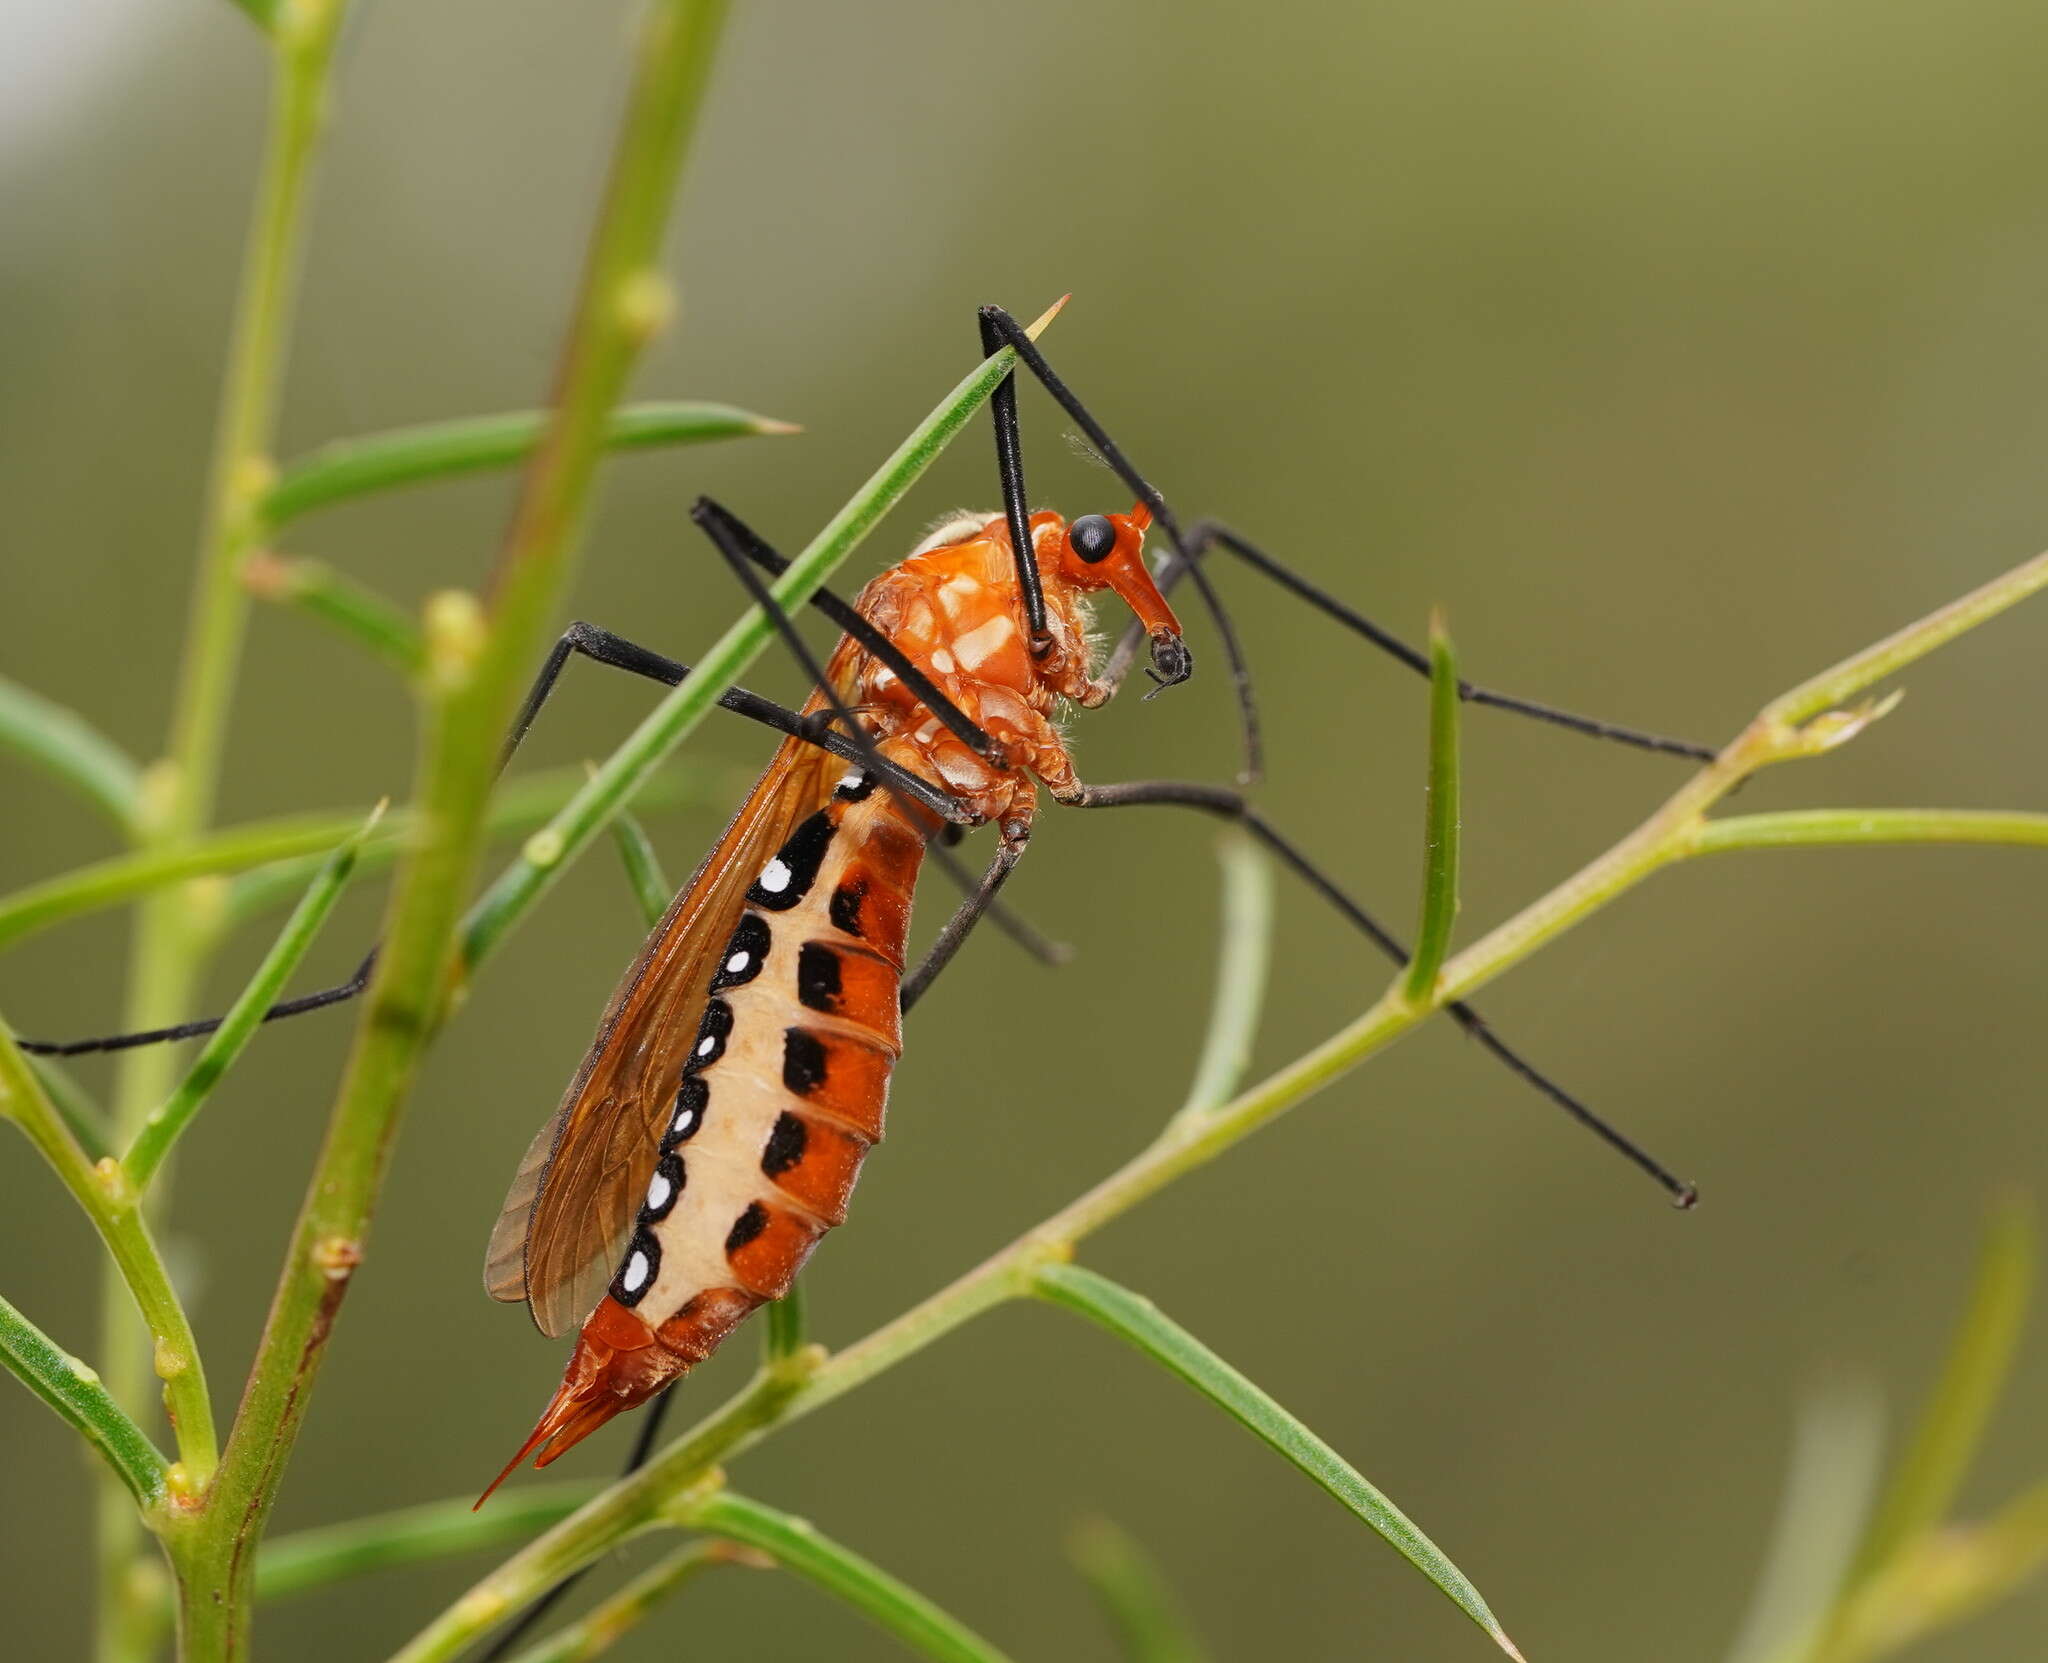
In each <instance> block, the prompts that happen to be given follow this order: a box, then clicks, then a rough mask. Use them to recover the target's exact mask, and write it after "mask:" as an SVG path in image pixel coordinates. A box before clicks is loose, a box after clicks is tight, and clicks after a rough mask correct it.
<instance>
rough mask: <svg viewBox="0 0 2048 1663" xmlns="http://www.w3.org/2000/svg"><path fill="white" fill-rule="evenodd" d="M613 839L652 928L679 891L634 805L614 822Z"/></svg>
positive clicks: (649, 926) (641, 908) (627, 876)
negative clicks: (664, 872) (664, 871)
mask: <svg viewBox="0 0 2048 1663" xmlns="http://www.w3.org/2000/svg"><path fill="white" fill-rule="evenodd" d="M612 841H613V842H615V843H616V844H618V846H619V860H620V861H621V863H622V864H623V865H624V866H625V868H626V882H628V883H629V884H631V885H632V886H633V898H634V899H635V900H636V901H638V902H639V903H640V911H641V913H642V914H643V915H644V916H645V917H646V919H647V927H648V928H649V929H652V928H653V927H654V926H655V925H656V924H659V923H660V922H661V920H662V917H663V915H664V914H666V913H667V911H668V904H669V902H670V901H672V900H674V899H675V893H676V892H675V891H674V890H673V889H672V888H670V887H669V881H668V879H667V878H666V877H664V876H663V875H662V870H661V857H660V856H659V855H657V854H656V853H655V852H654V844H653V843H652V842H650V841H649V839H648V836H647V831H646V828H645V827H643V826H642V825H641V824H640V822H639V820H637V819H636V818H635V817H634V815H633V811H632V810H631V809H623V810H621V811H620V813H619V817H618V818H617V819H616V820H614V821H613V822H612Z"/></svg>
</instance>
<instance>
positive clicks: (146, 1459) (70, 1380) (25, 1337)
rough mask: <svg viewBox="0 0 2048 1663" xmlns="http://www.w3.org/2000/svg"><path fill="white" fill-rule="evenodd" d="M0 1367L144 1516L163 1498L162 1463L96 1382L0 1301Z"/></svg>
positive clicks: (164, 1490) (154, 1450)
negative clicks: (96, 1460)
mask: <svg viewBox="0 0 2048 1663" xmlns="http://www.w3.org/2000/svg"><path fill="white" fill-rule="evenodd" d="M0 1363H5V1364H6V1365H7V1368H8V1372H9V1373H11V1374H13V1375H14V1376H15V1378H17V1379H18V1380H20V1381H21V1383H22V1384H23V1385H24V1386H26V1387H28V1389H29V1390H30V1391H32V1392H34V1393H35V1394H36V1396H37V1397H39V1398H41V1399H42V1400H43V1401H44V1402H45V1403H47V1404H48V1405H49V1406H50V1407H51V1408H52V1409H54V1410H56V1411H57V1413H58V1414H60V1415H62V1416H63V1417H64V1419H65V1420H67V1421H69V1422H70V1423H71V1426H72V1428H73V1429H74V1430H75V1431H76V1432H77V1433H78V1434H79V1435H80V1436H81V1437H83V1438H84V1439H85V1440H86V1442H88V1443H89V1444H91V1445H92V1446H93V1448H95V1449H96V1450H98V1451H99V1452H100V1455H101V1457H102V1458H103V1459H104V1460H105V1461H106V1463H107V1465H108V1466H110V1467H111V1468H113V1470H114V1476H115V1477H116V1478H118V1479H119V1480H120V1481H121V1482H122V1484H124V1485H125V1486H127V1489H128V1493H129V1494H130V1495H132V1496H133V1497H134V1498H135V1504H136V1505H137V1506H138V1507H140V1508H142V1509H143V1510H144V1511H145V1512H149V1511H153V1510H154V1509H156V1508H157V1507H159V1506H161V1505H162V1503H163V1500H164V1497H165V1494H166V1492H167V1482H166V1477H165V1468H164V1458H163V1457H162V1456H161V1455H159V1454H158V1453H157V1450H156V1446H155V1445H154V1444H152V1443H151V1442H150V1441H149V1438H148V1436H147V1435H146V1434H145V1433H144V1432H143V1430H142V1428H141V1427H139V1426H137V1425H136V1424H135V1423H134V1422H133V1421H132V1420H130V1419H129V1418H128V1417H127V1415H126V1414H124V1413H123V1412H122V1410H121V1406H120V1404H118V1403H116V1402H115V1401H114V1400H113V1398H111V1397H109V1396H108V1395H107V1389H106V1387H105V1386H103V1385H101V1384H100V1377H99V1376H98V1375H97V1374H95V1373H93V1371H92V1370H91V1369H89V1368H87V1367H86V1366H85V1364H83V1363H81V1362H80V1361H79V1360H78V1359H77V1358H76V1357H74V1356H72V1355H71V1354H70V1353H69V1352H68V1351H66V1350H64V1349H63V1347H61V1346H59V1345H58V1344H57V1343H56V1342H55V1341H53V1340H52V1339H51V1338H50V1337H49V1336H48V1335H47V1334H45V1333H44V1332H43V1331H42V1330H41V1329H40V1328H38V1327H37V1326H36V1325H35V1324H34V1323H32V1322H30V1321H29V1320H28V1318H27V1317H25V1316H23V1315H22V1314H21V1312H19V1311H18V1310H16V1309H15V1308H14V1307H13V1306H12V1305H10V1304H9V1303H8V1302H7V1301H6V1300H5V1299H0Z"/></svg>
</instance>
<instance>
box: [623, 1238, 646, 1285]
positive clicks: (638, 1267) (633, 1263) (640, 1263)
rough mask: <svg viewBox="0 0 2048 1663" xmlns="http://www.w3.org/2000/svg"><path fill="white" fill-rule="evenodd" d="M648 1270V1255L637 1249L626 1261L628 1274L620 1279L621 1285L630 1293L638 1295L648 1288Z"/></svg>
mask: <svg viewBox="0 0 2048 1663" xmlns="http://www.w3.org/2000/svg"><path fill="white" fill-rule="evenodd" d="M647 1268H648V1267H647V1255H646V1254H645V1253H642V1252H641V1251H640V1250H639V1249H638V1248H637V1247H636V1248H635V1249H634V1250H633V1256H632V1257H631V1258H630V1259H628V1260H627V1261H626V1272H625V1274H624V1275H623V1276H621V1277H620V1278H619V1285H620V1286H621V1287H622V1288H624V1289H625V1290H626V1292H628V1293H638V1292H639V1291H640V1290H641V1289H642V1288H644V1287H646V1286H647Z"/></svg>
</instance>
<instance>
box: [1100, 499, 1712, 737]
mask: <svg viewBox="0 0 2048 1663" xmlns="http://www.w3.org/2000/svg"><path fill="white" fill-rule="evenodd" d="M1219 545H1220V546H1221V547H1223V548H1225V549H1228V550H1229V551H1230V552H1231V553H1232V554H1234V555H1236V556H1237V558H1238V559H1240V560H1242V561H1243V562H1244V563H1245V564H1246V565H1247V566H1249V567H1251V568H1252V569H1253V570H1254V571H1256V572H1259V573H1262V574H1263V575H1264V576H1266V577H1268V578H1271V579H1272V580H1273V581H1274V582H1275V583H1277V584H1279V585H1280V587H1281V588H1283V589H1285V590H1287V591H1288V592H1289V593H1290V594H1293V595H1295V596H1297V597H1299V598H1300V599H1302V600H1304V601H1306V602H1308V604H1309V605H1310V606H1312V607H1314V608H1315V609H1316V610H1317V611H1319V612H1321V613H1322V614H1323V615H1324V616H1326V617H1329V618H1334V619H1335V620H1336V621H1337V622H1338V623H1340V624H1342V625H1343V626H1344V627H1345V628H1346V629H1348V630H1350V631H1352V633H1354V634H1355V635H1358V636H1360V637H1362V638H1363V639H1364V640H1366V641H1368V642H1370V643H1371V644H1372V645H1373V646H1375V647H1377V648H1379V650H1380V651H1381V652H1384V653H1386V654H1387V655H1388V656H1389V657H1391V658H1394V659H1396V660H1398V661H1399V662H1400V663H1402V664H1405V665H1407V666H1408V668H1409V669H1411V670H1413V671H1415V672H1416V673H1417V674H1418V675H1423V676H1427V675H1428V674H1429V657H1428V655H1427V654H1426V653H1423V652H1422V651H1420V650H1419V649H1418V648H1416V647H1414V646H1411V645H1410V644H1409V643H1407V642H1406V641H1403V640H1402V639H1401V638H1400V637H1399V636H1397V635H1394V634H1393V633H1392V632H1390V631H1388V630H1386V629H1383V628H1382V627H1381V626H1380V625H1378V624H1376V623H1374V622H1373V621H1372V619H1370V618H1368V617H1366V616H1365V614H1363V613H1362V612H1360V611H1358V610H1357V609H1356V608H1354V607H1352V606H1349V605H1347V604H1346V603H1345V602H1343V601H1341V600H1339V599H1338V598H1337V597H1336V596H1335V595H1332V594H1330V593H1329V592H1327V591H1326V590H1323V589H1319V588H1317V587H1316V585H1314V584H1313V583H1310V582H1309V581H1308V579H1307V578H1305V577H1303V576H1302V575H1301V574H1300V573H1299V572H1296V571H1293V570H1291V569H1289V568H1288V567H1286V566H1284V565H1282V564H1281V563H1280V562H1279V561H1278V560H1275V559H1274V558H1273V557H1272V556H1271V555H1270V554H1268V553H1266V551H1265V550H1264V549H1261V548H1259V547H1258V546H1257V545H1256V544H1254V543H1252V542H1250V541H1248V540H1247V539H1246V538H1245V537H1243V536H1242V535H1240V534H1239V533H1238V532H1235V531H1233V530H1231V528H1230V527H1229V526H1227V525H1223V524H1220V523H1218V522H1217V521H1214V520H1202V521H1198V522H1197V523H1196V524H1195V525H1194V526H1193V527H1192V528H1191V529H1190V531H1189V532H1188V547H1187V553H1188V555H1189V556H1191V557H1192V559H1193V561H1194V562H1195V563H1194V564H1189V562H1188V561H1187V560H1185V559H1182V558H1180V557H1179V556H1178V555H1176V557H1175V558H1174V559H1173V560H1172V561H1171V562H1170V563H1169V564H1168V565H1167V566H1165V567H1164V568H1162V569H1161V570H1160V571H1159V572H1158V573H1157V574H1156V578H1157V581H1158V584H1159V588H1160V591H1161V592H1162V593H1167V592H1170V591H1171V589H1172V587H1173V585H1174V583H1175V582H1176V580H1178V579H1179V577H1180V576H1181V575H1182V574H1183V573H1187V574H1189V575H1190V576H1193V577H1195V578H1197V579H1199V578H1200V577H1201V575H1202V568H1201V565H1200V564H1199V562H1200V560H1201V557H1202V556H1203V555H1204V554H1205V553H1207V552H1208V550H1210V549H1211V548H1214V547H1217V546H1219ZM1143 640H1144V634H1143V632H1142V631H1138V630H1126V631H1125V632H1124V635H1123V637H1122V638H1121V639H1120V640H1119V641H1118V642H1117V645H1116V650H1115V651H1114V652H1113V653H1112V654H1111V655H1110V660H1109V663H1108V665H1107V666H1106V667H1105V669H1104V671H1103V678H1102V679H1103V680H1105V681H1106V682H1108V683H1109V685H1110V686H1111V687H1116V686H1118V685H1120V684H1121V683H1122V681H1123V678H1124V677H1125V676H1126V675H1127V674H1128V673H1129V671H1130V667H1131V664H1132V662H1133V661H1134V660H1135V659H1136V657H1137V652H1138V648H1139V646H1140V644H1141V643H1142V642H1143ZM1458 697H1459V698H1461V699H1464V700H1467V701H1469V702H1470V703H1472V704H1479V705H1491V706H1493V707H1494V708H1495V709H1497V710H1510V711H1513V712H1515V714H1517V715H1520V716H1531V717H1534V718H1535V719H1536V720H1537V721H1539V722H1550V723H1554V724H1555V725H1556V726H1558V727H1562V728H1569V729H1571V731H1573V732H1574V733H1583V734H1587V735H1589V736H1591V737H1593V738H1596V739H1611V740H1613V741H1615V742H1616V743H1617V744H1622V745H1633V746H1635V747H1636V748H1637V749H1639V750H1645V751H1658V752H1661V753H1663V754H1664V755H1667V756H1683V757H1690V758H1692V759H1693V760H1694V761H1696V762H1711V761H1713V760H1714V756H1715V752H1714V750H1713V748H1712V747H1711V746H1708V745H1697V744H1694V743H1693V742H1692V741H1691V740H1687V739H1670V738H1666V737H1665V736H1664V735H1662V734H1656V733H1645V732H1643V731H1641V730H1640V729H1636V728H1626V727H1622V726H1620V725H1618V724H1616V723H1613V722H1605V721H1601V720H1600V719H1599V718H1597V717H1593V716H1580V715H1577V714H1576V713H1574V712H1572V711H1568V710H1559V709H1558V708H1557V707H1556V706H1555V705H1547V704H1541V703H1539V702H1538V701H1536V700H1534V699H1524V698H1521V697H1519V696H1517V695H1515V694H1513V693H1502V692H1497V691H1496V690H1495V689H1493V688H1490V687H1481V686H1479V685H1478V684H1477V683H1475V682H1470V681H1460V682H1459V683H1458Z"/></svg>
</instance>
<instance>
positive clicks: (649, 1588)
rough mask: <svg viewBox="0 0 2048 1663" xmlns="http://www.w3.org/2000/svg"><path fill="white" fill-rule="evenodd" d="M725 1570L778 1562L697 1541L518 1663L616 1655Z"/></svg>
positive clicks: (730, 1545)
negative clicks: (709, 1574)
mask: <svg viewBox="0 0 2048 1663" xmlns="http://www.w3.org/2000/svg"><path fill="white" fill-rule="evenodd" d="M720 1565H744V1566H746V1567H748V1568H749V1569H752V1570H761V1571H772V1570H773V1569H774V1568H775V1561H774V1560H772V1559H770V1558H768V1557H767V1556H766V1555H765V1554H762V1553H760V1552H757V1551H756V1550H755V1549H753V1548H749V1547H741V1546H740V1545H739V1544H738V1543H735V1542H722V1541H716V1540H712V1541H697V1542H691V1543H688V1544H687V1545H686V1546H683V1547H680V1548H677V1549H676V1551H675V1552H674V1553H671V1554H670V1555H669V1556H668V1557H667V1558H666V1559H663V1560H660V1561H658V1562H657V1563H655V1564H654V1565H651V1566H649V1567H648V1568H647V1569H646V1570H644V1571H642V1572H641V1573H640V1574H639V1575H638V1576H636V1577H635V1578H633V1580H632V1581H631V1582H629V1583H627V1584H626V1585H625V1587H623V1588H621V1589H620V1590H619V1591H618V1592H617V1593H616V1594H613V1595H612V1596H611V1597H610V1598H609V1599H606V1600H603V1601H601V1602H600V1603H599V1604H597V1605H595V1606H593V1607H592V1608H591V1609H590V1611H589V1612H588V1613H587V1614H586V1615H584V1616H582V1617H579V1618H577V1619H576V1621H575V1622H573V1623H570V1624H569V1625H568V1626H567V1627H566V1628H564V1629H562V1630H560V1631H559V1632H558V1633H554V1634H550V1635H549V1636H548V1637H547V1638H546V1639H545V1640H543V1641H541V1643H540V1644H539V1645H537V1646H535V1647H533V1648H532V1649H531V1650H530V1651H523V1652H520V1653H519V1654H518V1655H517V1656H516V1657H515V1658H514V1659H513V1663H588V1660H589V1659H590V1658H593V1657H596V1656H599V1655H600V1654H602V1653H604V1652H607V1651H609V1650H611V1648H612V1647H613V1645H615V1644H616V1643H617V1642H618V1641H620V1640H622V1639H624V1638H625V1636H626V1635H627V1634H628V1633H629V1632H630V1631H631V1630H633V1629H635V1628H637V1627H639V1625H640V1624H641V1623H643V1622H645V1621H646V1620H647V1619H648V1618H649V1617H651V1616H652V1615H653V1614H654V1612H655V1611H656V1609H657V1608H658V1607H660V1606H661V1605H663V1604H665V1603H666V1602H667V1601H668V1600H670V1599H672V1598H673V1597H674V1596H675V1595H677V1594H679V1593H681V1592H682V1591H683V1589H685V1588H686V1587H688V1586H689V1585H690V1584H691V1583H692V1582H695V1581H696V1580H697V1578H698V1577H700V1576H702V1575H703V1574H704V1573H705V1572H706V1571H712V1570H716V1569H717V1568H718V1567H719V1566H720Z"/></svg>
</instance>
